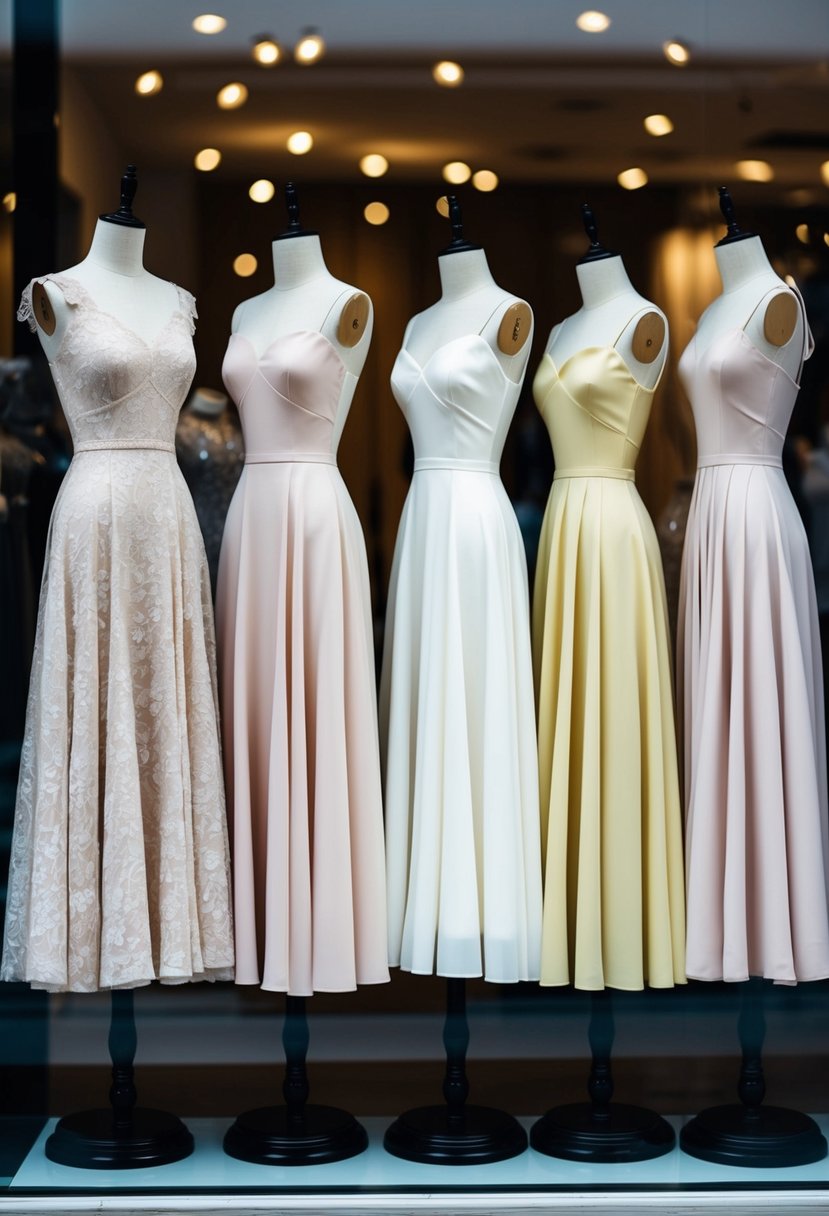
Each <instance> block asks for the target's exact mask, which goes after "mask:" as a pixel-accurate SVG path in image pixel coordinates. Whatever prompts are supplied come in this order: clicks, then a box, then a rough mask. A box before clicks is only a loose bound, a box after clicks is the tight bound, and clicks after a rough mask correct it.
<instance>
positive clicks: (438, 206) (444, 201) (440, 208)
mask: <svg viewBox="0 0 829 1216" xmlns="http://www.w3.org/2000/svg"><path fill="white" fill-rule="evenodd" d="M435 211H437V213H438V215H442V216H443V218H444V219H445V220H448V219H449V199H448V198H447V197H446V195H445V194H442V195H441V196H440V198H439V199H438V201H437V202H436V203H435Z"/></svg>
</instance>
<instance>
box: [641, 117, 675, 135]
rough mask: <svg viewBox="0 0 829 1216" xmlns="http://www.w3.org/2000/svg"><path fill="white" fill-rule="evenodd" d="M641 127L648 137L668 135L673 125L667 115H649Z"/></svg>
mask: <svg viewBox="0 0 829 1216" xmlns="http://www.w3.org/2000/svg"><path fill="white" fill-rule="evenodd" d="M642 125H643V126H644V128H645V130H646V131H647V133H648V135H670V133H671V131H673V129H674V124H673V123H672V122H671V120H670V118H669V117H668V115H667V114H649V115H648V116H647V118H645V119H644V120H643V123H642Z"/></svg>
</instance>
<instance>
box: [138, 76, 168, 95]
mask: <svg viewBox="0 0 829 1216" xmlns="http://www.w3.org/2000/svg"><path fill="white" fill-rule="evenodd" d="M163 88H164V77H163V76H162V75H161V73H160V72H156V71H155V70H153V71H152V72H143V73H142V74H141V75H140V76H139V77H138V79H137V80H136V82H135V91H136V93H138V94H139V96H141V97H152V95H153V94H154V93H160V92H161V90H162V89H163Z"/></svg>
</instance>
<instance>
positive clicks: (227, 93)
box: [216, 81, 248, 110]
mask: <svg viewBox="0 0 829 1216" xmlns="http://www.w3.org/2000/svg"><path fill="white" fill-rule="evenodd" d="M247 99H248V90H247V86H246V85H243V84H240V83H239V82H238V81H234V83H233V84H226V85H225V86H224V88H223V89H219V91H218V93H217V94H216V102H217V104H218V106H219V109H220V110H238V109H239V106H243V105H244V104H245V102H246V101H247Z"/></svg>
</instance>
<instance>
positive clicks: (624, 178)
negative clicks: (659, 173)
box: [616, 169, 648, 190]
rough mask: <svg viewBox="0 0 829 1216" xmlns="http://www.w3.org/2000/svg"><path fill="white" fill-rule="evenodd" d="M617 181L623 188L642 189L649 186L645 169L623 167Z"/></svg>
mask: <svg viewBox="0 0 829 1216" xmlns="http://www.w3.org/2000/svg"><path fill="white" fill-rule="evenodd" d="M616 181H617V182H618V183H619V185H620V186H621V187H622V189H623V190H640V189H641V188H642V186H647V184H648V175H647V173H646V172H645V170H644V169H623V170H622V172H621V173H620V174H619V176H618V177H617V178H616Z"/></svg>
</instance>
